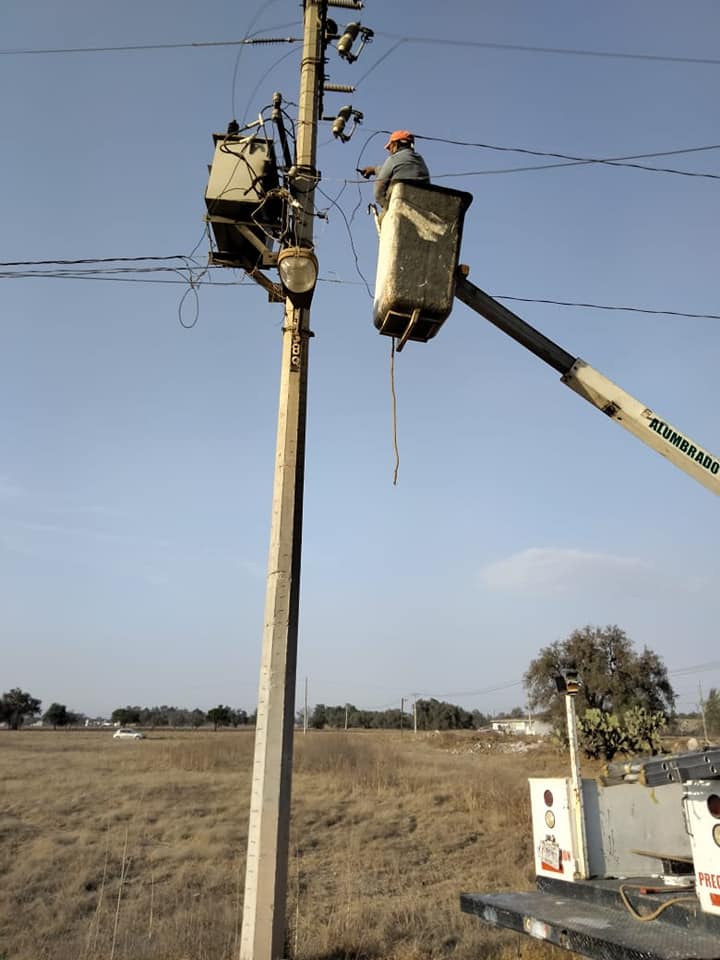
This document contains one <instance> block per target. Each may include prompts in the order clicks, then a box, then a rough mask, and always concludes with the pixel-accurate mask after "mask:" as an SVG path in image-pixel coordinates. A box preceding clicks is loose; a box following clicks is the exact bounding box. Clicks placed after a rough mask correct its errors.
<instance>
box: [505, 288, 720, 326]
mask: <svg viewBox="0 0 720 960" xmlns="http://www.w3.org/2000/svg"><path fill="white" fill-rule="evenodd" d="M493 296H494V297H495V299H496V300H512V301H515V302H516V303H548V304H550V305H552V306H555V307H582V308H584V309H587V310H619V311H624V312H626V313H647V314H651V315H652V316H656V317H685V318H687V319H690V320H720V314H718V313H684V312H682V311H680V310H654V309H651V308H650V307H622V306H614V305H610V304H607V303H605V304H603V303H582V302H579V301H575V300H545V299H542V298H539V297H509V296H507V295H506V294H502V293H496V294H493Z"/></svg>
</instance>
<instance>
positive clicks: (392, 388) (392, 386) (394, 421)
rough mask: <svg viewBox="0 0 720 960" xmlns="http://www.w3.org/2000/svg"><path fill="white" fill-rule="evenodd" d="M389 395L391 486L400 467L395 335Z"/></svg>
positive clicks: (391, 356) (395, 481)
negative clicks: (391, 451)
mask: <svg viewBox="0 0 720 960" xmlns="http://www.w3.org/2000/svg"><path fill="white" fill-rule="evenodd" d="M390 395H391V396H392V434H393V450H394V451H395V469H394V470H393V486H394V487H396V486H397V478H398V470H399V469H400V453H399V451H398V443H397V396H396V394H395V337H393V338H392V346H391V347H390Z"/></svg>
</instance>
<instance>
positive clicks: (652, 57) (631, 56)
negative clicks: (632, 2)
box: [375, 30, 720, 67]
mask: <svg viewBox="0 0 720 960" xmlns="http://www.w3.org/2000/svg"><path fill="white" fill-rule="evenodd" d="M375 36H376V37H386V38H387V39H388V40H400V41H402V42H404V43H431V44H432V45H433V46H438V45H440V46H452V47H475V48H481V49H485V50H512V51H516V52H518V53H545V54H556V55H561V56H572V57H598V58H602V59H617V60H645V61H650V62H656V63H686V64H697V65H701V66H714V67H716V66H720V59H717V58H714V57H677V56H671V55H666V54H657V53H624V52H622V51H618V50H585V49H582V48H574V47H539V46H530V45H529V44H522V43H494V42H492V41H489V40H443V39H440V38H438V37H412V36H404V35H403V34H400V33H385V32H384V31H381V30H376V31H375Z"/></svg>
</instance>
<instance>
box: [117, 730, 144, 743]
mask: <svg viewBox="0 0 720 960" xmlns="http://www.w3.org/2000/svg"><path fill="white" fill-rule="evenodd" d="M144 739H145V734H144V733H143V732H142V730H133V729H132V727H119V728H118V729H117V730H116V731H115V733H114V734H113V740H144Z"/></svg>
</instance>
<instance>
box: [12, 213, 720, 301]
mask: <svg viewBox="0 0 720 960" xmlns="http://www.w3.org/2000/svg"><path fill="white" fill-rule="evenodd" d="M328 199H331V198H329V197H328ZM187 259H188V258H187V257H184V256H181V255H179V254H176V255H174V256H170V257H115V258H100V259H92V258H87V259H82V260H26V261H22V260H15V261H6V262H0V268H2V267H24V266H28V267H34V266H44V265H47V266H52V265H55V264H58V265H74V264H77V265H87V266H88V267H89V265H93V264H101V263H112V262H118V263H122V262H133V261H149V260H152V261H164V260H183V261H184V262H186V263H187ZM188 269H198V267H197V265H196V266H194V267H193V268H191V267H187V266H186V267H182V266H179V267H162V266H157V267H154V266H148V267H137V268H135V267H118V268H116V269H113V268H107V269H104V270H91V269H89V268H88V269H86V270H68V271H63V270H60V269H58V270H48V271H38V270H27V271H19V270H16V271H0V279H31V278H42V279H72V280H124V281H125V282H136V283H153V282H154V283H183V284H186V283H187V282H188V281H187V280H155V281H153V280H148V279H145V278H140V277H138V278H135V279H133V278H132V277H120V276H118V274H127V273H179V272H180V271H182V270H188ZM203 269H205V270H206V271H207V272H210V271H222V270H227V267H223V266H220V265H216V264H210V265H209V266H207V267H205V268H203ZM193 282H194V283H195V284H196V285H198V286H200V285H202V286H255V284H254V283H250V282H246V281H217V280H212V279H211V280H202V281H193ZM319 282H321V283H328V284H336V285H339V286H365V287H366V288H367V282H366V281H365V280H364V279H363V282H362V283H359V282H358V281H352V280H341V279H338V278H337V277H320V278H319ZM492 296H493V297H494V298H495V299H496V300H508V301H511V302H515V303H539V304H547V305H550V306H555V307H574V308H578V309H583V310H608V311H613V312H625V313H642V314H647V315H649V316H662V317H681V318H683V319H690V320H720V314H717V313H689V312H686V311H683V310H665V309H658V308H655V307H637V306H628V305H621V304H608V303H591V302H589V301H582V300H555V299H551V298H549V297H516V296H511V295H510V294H504V293H494V294H492Z"/></svg>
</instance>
